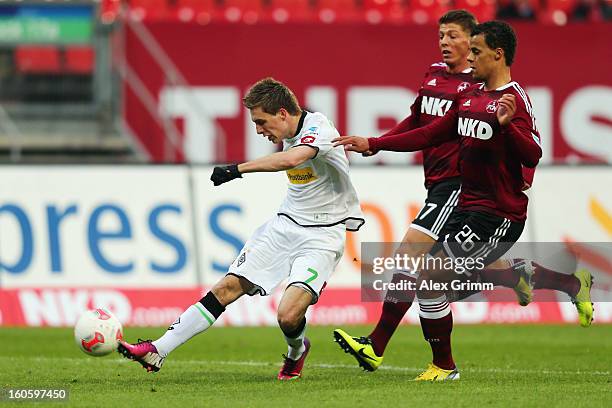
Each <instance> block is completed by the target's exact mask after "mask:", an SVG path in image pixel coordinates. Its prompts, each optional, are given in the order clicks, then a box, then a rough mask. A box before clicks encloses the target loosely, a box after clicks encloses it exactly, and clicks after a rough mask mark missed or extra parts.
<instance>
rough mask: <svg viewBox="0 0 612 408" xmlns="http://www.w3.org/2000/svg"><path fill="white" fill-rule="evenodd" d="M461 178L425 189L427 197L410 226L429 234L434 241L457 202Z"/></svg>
mask: <svg viewBox="0 0 612 408" xmlns="http://www.w3.org/2000/svg"><path fill="white" fill-rule="evenodd" d="M460 192H461V179H460V178H459V177H456V178H453V179H449V180H445V181H442V182H440V183H437V184H434V185H433V186H431V187H430V188H429V190H427V199H426V200H425V205H424V206H423V208H421V211H419V213H418V214H417V216H416V218H415V219H414V220H413V221H412V224H411V225H410V228H414V229H416V230H418V231H421V232H422V233H424V234H427V235H429V236H430V237H432V238H433V239H435V240H436V241H437V240H438V236H439V235H440V231H442V228H443V227H444V224H446V222H447V221H448V219H449V218H450V215H451V213H452V212H453V210H454V209H455V207H457V203H458V202H459V193H460Z"/></svg>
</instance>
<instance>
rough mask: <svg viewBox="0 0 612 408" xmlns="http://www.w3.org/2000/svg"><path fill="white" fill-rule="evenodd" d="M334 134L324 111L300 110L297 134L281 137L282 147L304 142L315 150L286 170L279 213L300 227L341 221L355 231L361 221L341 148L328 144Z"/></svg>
mask: <svg viewBox="0 0 612 408" xmlns="http://www.w3.org/2000/svg"><path fill="white" fill-rule="evenodd" d="M338 136H339V133H338V131H337V130H336V128H335V127H334V125H333V124H332V123H331V122H330V121H329V119H327V118H326V117H325V115H323V114H322V113H319V112H315V113H311V112H306V111H304V113H303V114H302V117H301V119H300V123H299V125H298V129H297V135H296V136H295V137H293V138H291V139H285V140H284V141H283V150H285V151H286V150H289V149H291V148H293V147H296V146H303V145H306V146H311V147H312V148H314V149H316V150H317V153H316V155H315V156H314V157H313V158H312V159H310V160H307V161H305V162H304V163H302V164H301V165H299V166H297V167H294V168H292V169H290V170H287V177H288V179H289V183H288V189H287V197H286V198H285V201H284V202H283V204H282V205H281V207H280V209H279V211H278V213H279V215H283V216H286V217H288V218H290V219H291V220H292V221H293V222H295V223H297V224H299V225H301V226H303V227H310V226H313V227H314V226H317V227H324V226H333V225H337V224H344V225H345V226H346V229H347V230H348V231H357V230H358V229H359V228H360V227H361V226H362V225H363V224H364V223H365V219H364V218H363V213H362V212H361V207H360V206H359V199H358V198H357V193H356V192H355V188H354V187H353V183H352V182H351V179H350V176H349V162H348V159H347V158H346V155H345V153H344V149H343V147H342V146H338V147H333V144H332V140H333V139H334V138H336V137H338Z"/></svg>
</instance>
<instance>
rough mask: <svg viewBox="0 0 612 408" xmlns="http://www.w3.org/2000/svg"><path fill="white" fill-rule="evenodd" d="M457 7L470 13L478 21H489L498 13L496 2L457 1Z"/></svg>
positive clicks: (477, 0) (483, 0)
mask: <svg viewBox="0 0 612 408" xmlns="http://www.w3.org/2000/svg"><path fill="white" fill-rule="evenodd" d="M455 7H456V8H458V9H466V10H468V11H470V12H471V13H472V14H474V16H476V19H477V20H478V21H489V20H493V19H494V18H495V14H496V12H497V4H496V0H456V1H455Z"/></svg>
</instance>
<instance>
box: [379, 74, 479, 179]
mask: <svg viewBox="0 0 612 408" xmlns="http://www.w3.org/2000/svg"><path fill="white" fill-rule="evenodd" d="M475 82H476V81H475V80H474V79H473V78H472V74H471V70H470V69H468V70H465V71H464V72H462V73H459V74H451V73H449V72H448V71H446V64H444V63H442V62H440V63H435V64H432V65H431V66H430V67H429V69H428V70H427V72H426V73H425V78H424V79H423V82H422V83H421V88H420V89H419V92H418V95H417V98H416V99H415V100H414V103H413V104H412V106H411V107H410V116H409V117H408V118H407V119H405V120H404V121H403V122H401V123H399V124H398V125H397V126H395V127H394V128H393V129H391V130H390V131H389V132H387V133H385V135H383V136H382V137H385V136H386V135H389V134H396V133H398V132H405V131H408V130H411V129H416V128H419V127H423V126H426V125H429V124H430V123H432V122H433V121H435V120H436V119H439V118H440V117H442V116H444V114H445V113H446V112H447V111H448V110H449V109H450V107H451V104H452V103H453V99H455V96H456V95H457V93H459V92H461V91H464V90H466V89H467V88H469V87H470V86H471V85H473V84H474V83H475ZM458 158H459V142H458V141H457V140H451V141H449V142H446V143H443V144H441V145H439V146H432V147H429V148H427V149H423V170H424V171H425V188H427V189H429V188H430V187H431V186H432V185H433V184H435V183H438V182H440V181H443V180H445V179H448V178H451V177H459V168H458V166H457V164H458Z"/></svg>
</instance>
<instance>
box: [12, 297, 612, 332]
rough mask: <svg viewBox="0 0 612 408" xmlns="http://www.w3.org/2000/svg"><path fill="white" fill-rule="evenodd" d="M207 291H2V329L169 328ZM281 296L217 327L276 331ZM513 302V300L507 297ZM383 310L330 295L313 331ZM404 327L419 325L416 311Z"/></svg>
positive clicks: (544, 318)
mask: <svg viewBox="0 0 612 408" xmlns="http://www.w3.org/2000/svg"><path fill="white" fill-rule="evenodd" d="M204 292H205V288H200V287H192V288H184V289H119V288H22V289H0V326H33V327H38V326H53V327H63V326H73V325H74V324H75V323H76V321H77V319H78V317H79V315H80V314H81V313H82V312H83V311H85V310H87V309H92V308H97V307H106V308H108V309H109V310H111V311H112V312H113V313H114V314H115V315H116V316H117V317H118V318H119V320H120V321H121V322H122V323H123V324H126V325H129V326H165V325H168V324H170V323H171V322H172V321H174V320H175V319H176V317H177V316H179V315H180V314H181V313H182V312H183V310H184V309H186V308H187V307H189V305H190V304H192V303H193V302H194V301H196V300H197V299H199V298H200V297H201V296H202V294H203V293H204ZM280 295H282V292H278V293H277V294H276V295H272V296H266V297H260V296H254V297H248V296H245V297H243V298H242V299H240V300H239V301H237V302H236V303H234V304H232V305H231V306H229V307H228V309H227V312H226V313H224V314H223V316H222V317H221V320H220V321H219V322H218V323H217V325H221V326H275V325H276V324H277V323H276V309H277V305H278V302H279V300H280ZM506 298H508V297H506ZM609 305H610V304H609V303H600V304H598V305H596V309H597V322H598V323H599V324H601V323H610V322H612V313H611V312H612V308H611V307H610V306H609ZM452 308H453V319H454V321H455V322H456V323H459V324H479V323H496V324H497V323H575V322H576V321H577V314H576V310H575V307H574V306H573V305H572V304H571V303H569V302H563V303H560V302H554V301H546V302H535V303H532V304H530V305H529V306H527V307H521V306H519V305H518V304H517V303H515V302H508V301H495V300H492V301H487V302H485V301H479V302H458V303H453V304H452ZM380 310H381V304H380V303H375V302H361V292H360V290H359V289H328V290H326V291H325V295H324V296H322V297H321V299H320V301H319V302H318V303H317V304H316V305H314V306H313V307H311V309H310V310H309V315H308V321H309V323H310V324H314V325H349V324H374V323H376V322H377V321H378V318H379V316H380ZM404 322H405V323H411V324H418V317H417V310H416V308H415V307H412V308H411V312H409V313H408V314H407V315H406V317H405V318H404Z"/></svg>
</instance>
